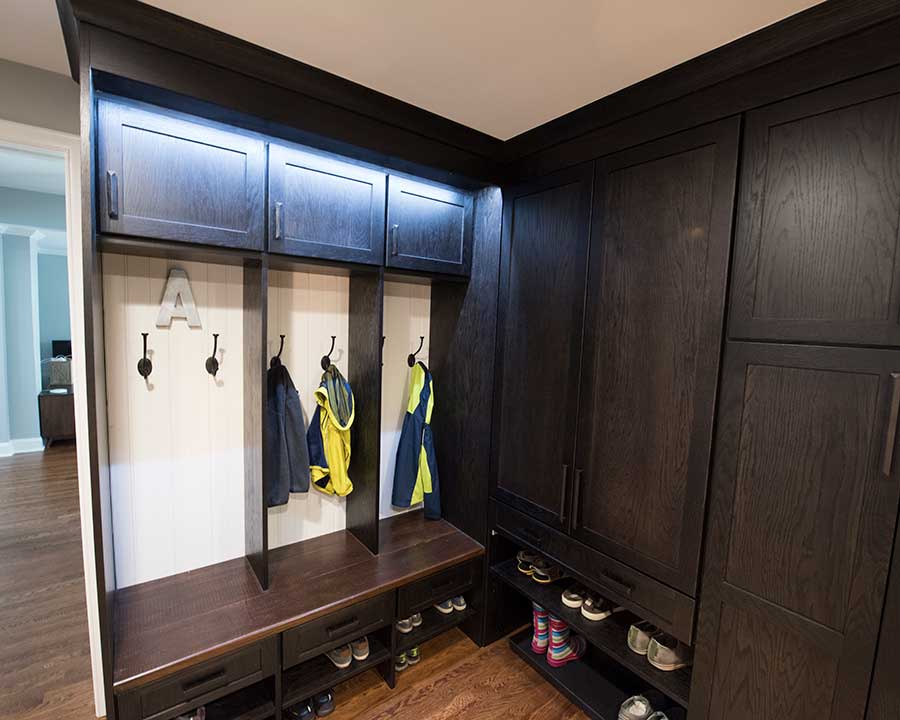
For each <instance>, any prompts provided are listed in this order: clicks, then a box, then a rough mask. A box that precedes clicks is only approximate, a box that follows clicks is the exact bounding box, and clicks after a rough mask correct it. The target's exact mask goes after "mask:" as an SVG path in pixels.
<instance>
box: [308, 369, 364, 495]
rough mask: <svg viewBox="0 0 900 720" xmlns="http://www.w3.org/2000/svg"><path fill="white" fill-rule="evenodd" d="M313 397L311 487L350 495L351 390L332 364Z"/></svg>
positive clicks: (310, 457) (309, 435)
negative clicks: (314, 407) (314, 408)
mask: <svg viewBox="0 0 900 720" xmlns="http://www.w3.org/2000/svg"><path fill="white" fill-rule="evenodd" d="M314 395H315V398H316V410H315V412H314V413H313V416H312V420H311V421H310V423H309V430H307V432H306V441H307V445H308V446H309V473H310V478H311V479H312V484H313V487H314V488H316V489H317V490H321V491H322V492H324V493H328V494H329V495H341V496H344V495H349V494H350V493H351V492H352V491H353V483H352V482H350V475H349V469H350V426H351V425H352V424H353V391H352V390H351V389H350V383H348V382H347V381H346V380H345V379H344V376H343V375H341V373H340V371H339V370H338V369H337V368H336V367H335V366H334V365H331V366H330V367H329V368H328V369H327V370H326V371H325V372H324V373H322V383H321V384H320V385H319V387H317V388H316V391H315V393H314Z"/></svg>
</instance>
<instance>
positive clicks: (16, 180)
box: [0, 147, 66, 195]
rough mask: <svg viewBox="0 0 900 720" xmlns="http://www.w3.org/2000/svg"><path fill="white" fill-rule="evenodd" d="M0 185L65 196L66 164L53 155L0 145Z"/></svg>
mask: <svg viewBox="0 0 900 720" xmlns="http://www.w3.org/2000/svg"><path fill="white" fill-rule="evenodd" d="M0 187H8V188H15V189H17V190H31V191H32V192H40V193H49V194H51V195H65V194H66V168H65V163H64V161H63V159H62V157H58V156H56V155H43V154H41V153H36V152H28V151H25V150H14V149H13V148H6V147H0Z"/></svg>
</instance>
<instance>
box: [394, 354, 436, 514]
mask: <svg viewBox="0 0 900 720" xmlns="http://www.w3.org/2000/svg"><path fill="white" fill-rule="evenodd" d="M433 409H434V387H433V384H432V381H431V373H430V372H428V368H427V367H425V366H424V365H423V364H422V363H416V364H415V366H414V367H413V369H412V372H411V373H410V377H409V404H408V405H407V408H406V415H405V417H404V418H403V429H402V430H401V431H400V444H399V445H398V446H397V464H396V466H395V467H394V491H393V493H392V494H391V504H392V505H395V506H396V507H410V506H411V505H415V504H417V503H420V502H423V501H424V503H425V517H426V518H428V519H429V520H439V519H440V517H441V489H440V482H439V480H438V469H437V458H435V455H434V438H433V437H432V434H431V412H432V410H433Z"/></svg>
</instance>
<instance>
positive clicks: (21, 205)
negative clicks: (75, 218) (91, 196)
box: [0, 103, 66, 230]
mask: <svg viewBox="0 0 900 720" xmlns="http://www.w3.org/2000/svg"><path fill="white" fill-rule="evenodd" d="M0 105H2V103H0ZM0 224H5V225H27V226H29V227H35V228H49V229H51V230H65V229H66V198H65V196H64V195H51V194H49V193H39V192H32V191H31V190H17V189H15V188H8V187H0Z"/></svg>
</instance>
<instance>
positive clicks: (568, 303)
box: [492, 164, 592, 528]
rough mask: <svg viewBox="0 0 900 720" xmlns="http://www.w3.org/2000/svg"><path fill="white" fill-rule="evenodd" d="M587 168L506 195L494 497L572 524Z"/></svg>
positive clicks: (588, 209)
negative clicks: (569, 488) (570, 488)
mask: <svg viewBox="0 0 900 720" xmlns="http://www.w3.org/2000/svg"><path fill="white" fill-rule="evenodd" d="M591 185H592V166H591V164H588V165H584V166H581V167H578V168H575V169H573V170H569V171H565V172H562V173H559V174H556V175H553V176H551V177H549V178H546V179H544V180H541V181H540V182H537V183H533V184H529V185H525V186H522V187H517V188H512V189H511V190H509V191H507V192H505V193H504V217H503V250H502V257H501V268H500V297H501V305H500V318H499V323H500V351H501V360H500V366H499V374H498V377H497V380H496V383H495V387H496V391H495V392H496V398H495V407H496V408H497V412H496V414H495V418H496V421H495V423H494V429H493V432H494V472H493V473H492V477H493V482H494V495H495V496H496V497H497V498H499V499H500V500H503V501H505V502H507V503H509V504H510V505H512V506H514V507H517V508H519V509H521V510H524V511H525V512H528V513H530V514H532V515H533V516H535V517H536V518H538V519H540V520H542V521H544V522H546V523H547V524H549V525H552V526H554V527H558V528H565V527H566V526H567V523H568V502H569V496H568V494H567V486H568V484H569V476H570V475H571V469H572V468H571V466H572V462H573V458H574V452H575V427H576V416H577V413H578V370H579V364H580V362H581V327H582V315H583V304H584V278H585V270H586V263H587V249H588V235H589V232H590V220H591Z"/></svg>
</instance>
